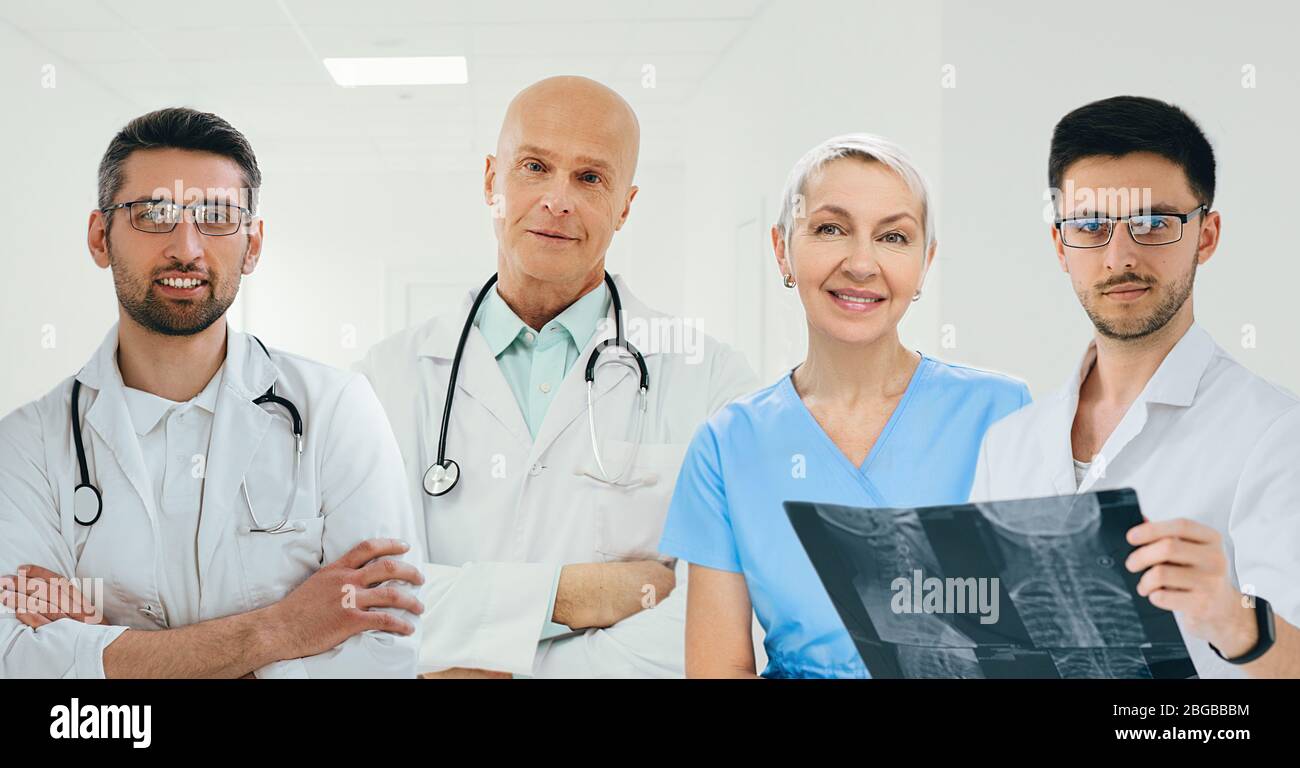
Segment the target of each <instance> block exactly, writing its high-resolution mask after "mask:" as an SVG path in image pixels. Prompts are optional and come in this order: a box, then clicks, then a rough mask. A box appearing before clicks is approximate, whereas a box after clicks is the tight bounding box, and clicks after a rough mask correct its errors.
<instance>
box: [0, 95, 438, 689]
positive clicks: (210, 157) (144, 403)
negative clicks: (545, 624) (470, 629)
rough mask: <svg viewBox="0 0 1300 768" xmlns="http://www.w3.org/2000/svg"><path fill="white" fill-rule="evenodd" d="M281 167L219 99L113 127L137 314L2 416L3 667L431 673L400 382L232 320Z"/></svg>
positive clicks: (126, 293)
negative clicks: (419, 657)
mask: <svg viewBox="0 0 1300 768" xmlns="http://www.w3.org/2000/svg"><path fill="white" fill-rule="evenodd" d="M260 184H261V172H260V171H259V169H258V166H257V159H256V157H255V156H254V154H253V149H252V147H251V146H250V145H249V143H248V140H247V139H246V138H245V137H244V136H243V134H241V133H240V132H239V131H237V130H235V129H234V128H233V127H232V126H231V125H230V124H229V123H227V122H226V121H225V120H222V119H221V118H220V117H218V116H216V115H213V114H209V113H204V112H197V111H194V110H190V109H164V110H159V111H157V112H151V113H149V114H147V115H143V116H141V117H139V118H136V119H135V120H132V121H131V122H130V123H129V124H127V126H126V127H125V128H123V129H122V130H121V132H119V133H118V134H117V136H116V137H114V139H113V140H112V142H111V143H110V144H109V146H108V150H107V152H105V154H104V158H103V161H102V162H101V164H100V170H99V205H98V207H97V209H96V210H94V211H92V212H91V214H90V222H89V232H88V235H87V239H88V244H89V247H90V255H91V258H92V259H93V260H94V262H95V264H96V265H97V266H99V267H100V268H102V269H110V270H112V273H113V283H114V285H115V287H116V292H117V300H118V310H119V312H118V315H119V322H118V323H117V324H116V325H114V327H113V328H112V329H110V330H109V332H108V335H107V337H106V338H105V339H104V341H103V344H102V345H101V346H100V348H99V350H98V351H97V352H96V353H95V355H94V356H93V357H92V358H91V359H90V361H89V362H88V363H87V364H86V366H85V367H83V368H82V369H81V370H80V371H78V372H77V373H76V374H75V375H74V376H72V377H70V378H68V379H66V380H65V381H63V382H62V383H60V384H59V385H58V386H57V387H55V388H54V390H53V391H51V392H50V393H49V394H48V395H46V396H45V397H43V398H41V399H40V400H37V401H36V402H33V403H29V404H28V405H25V406H23V407H22V408H19V409H18V410H16V411H14V412H13V413H11V414H9V415H8V416H7V417H5V418H4V419H3V420H0V603H2V604H3V606H4V607H3V608H0V678H4V677H250V676H256V677H318V676H322V677H335V676H348V677H352V676H365V677H374V676H397V677H414V676H415V672H416V638H415V637H413V636H412V635H413V634H414V633H415V618H414V615H415V614H418V613H420V612H421V610H422V608H421V605H420V603H419V601H418V600H417V598H416V596H415V595H414V594H412V592H411V591H410V589H409V588H408V587H409V585H411V584H420V583H422V582H423V577H422V576H421V575H420V573H419V571H418V569H417V565H416V564H418V563H419V562H421V561H422V556H421V552H420V551H419V546H418V543H417V544H415V545H414V546H415V550H414V551H410V546H408V545H407V544H405V543H403V542H402V541H401V540H402V539H404V540H405V541H408V542H418V539H416V538H414V536H415V534H416V530H415V528H414V519H413V517H412V515H411V511H410V506H409V502H408V499H407V497H406V477H405V473H404V471H403V469H402V457H401V454H400V453H399V451H398V447H397V443H396V441H395V440H394V438H393V435H392V432H391V431H390V429H389V427H388V423H387V421H386V420H385V417H384V413H383V410H382V408H381V407H380V405H379V401H378V400H377V399H376V397H375V394H374V392H373V391H372V390H371V388H370V386H369V384H368V383H367V382H366V380H365V379H364V378H362V377H360V376H358V375H356V374H350V373H345V372H343V371H338V370H335V369H331V368H328V367H326V366H324V365H320V364H318V363H314V362H311V361H309V360H305V359H303V358H300V357H296V356H293V355H288V354H284V353H281V352H279V351H271V350H268V349H267V348H266V347H264V346H262V344H261V342H260V341H259V340H257V339H256V338H255V337H252V336H249V335H246V334H242V333H238V332H236V331H234V330H232V329H229V328H228V327H227V323H226V311H227V310H228V309H229V308H230V305H231V304H232V303H233V302H234V300H235V296H236V294H237V293H238V292H239V285H240V280H241V278H242V276H243V275H247V274H251V273H252V271H253V269H254V267H256V266H257V263H258V258H259V257H260V255H261V251H262V220H261V219H260V218H259V217H258V216H257V215H256V191H257V188H258V187H259V186H260ZM323 563H329V565H325V566H324V567H322V564H323ZM72 579H75V582H74V581H72ZM86 587H89V588H90V589H89V591H91V592H92V593H93V594H86V592H87V591H88V590H87V589H84V588H86Z"/></svg>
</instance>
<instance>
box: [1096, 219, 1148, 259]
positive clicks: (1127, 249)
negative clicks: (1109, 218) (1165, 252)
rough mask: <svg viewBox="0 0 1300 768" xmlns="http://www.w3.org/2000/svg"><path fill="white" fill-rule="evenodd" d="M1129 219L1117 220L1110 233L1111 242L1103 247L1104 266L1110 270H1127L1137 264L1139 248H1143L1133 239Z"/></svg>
mask: <svg viewBox="0 0 1300 768" xmlns="http://www.w3.org/2000/svg"><path fill="white" fill-rule="evenodd" d="M1128 227H1129V224H1128V222H1127V221H1121V222H1117V223H1116V224H1115V231H1114V232H1112V233H1111V235H1110V242H1109V243H1106V247H1105V248H1104V249H1103V250H1104V251H1105V254H1104V266H1105V267H1106V269H1107V270H1108V271H1110V272H1125V271H1128V270H1131V269H1133V267H1134V266H1136V265H1137V260H1138V249H1139V248H1142V246H1141V245H1138V243H1137V241H1136V240H1134V239H1133V233H1132V232H1130V231H1129V228H1128Z"/></svg>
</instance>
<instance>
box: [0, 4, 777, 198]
mask: <svg viewBox="0 0 1300 768" xmlns="http://www.w3.org/2000/svg"><path fill="white" fill-rule="evenodd" d="M767 2H769V0H707V1H706V0H694V1H691V0H658V1H651V0H620V1H618V2H615V1H613V0H565V2H562V3H539V2H536V1H535V0H533V1H531V2H530V1H528V0H495V1H494V2H492V3H490V4H489V3H482V2H475V1H474V0H462V1H461V2H447V1H446V0H370V2H368V3H363V2H358V1H357V0H222V2H220V3H207V4H194V5H188V4H174V3H171V4H167V3H164V4H162V5H159V4H155V3H141V2H110V1H109V0H72V1H69V2H58V3H4V4H3V5H0V23H8V24H9V25H11V26H12V27H14V28H15V29H16V30H18V31H19V33H20V34H22V35H23V36H25V37H27V38H29V39H30V40H32V41H33V42H34V43H36V44H37V45H39V46H42V47H44V48H46V49H48V50H49V51H50V52H51V53H52V54H54V55H55V56H57V57H58V58H59V59H61V60H63V61H65V62H67V65H68V66H72V67H73V68H75V69H76V70H77V72H78V74H79V75H80V76H82V77H84V78H86V79H88V80H91V81H93V82H95V83H96V84H97V85H98V86H99V87H100V88H102V89H103V90H105V91H106V92H108V93H110V94H112V95H114V96H115V97H116V98H117V99H119V100H120V101H122V102H123V110H124V113H125V114H128V115H130V114H135V113H140V112H144V111H146V110H149V109H154V108H157V107H160V106H164V105H172V104H185V105H190V106H195V107H198V108H203V109H209V110H212V111H216V112H219V113H220V114H222V115H223V116H224V117H226V118H227V119H229V120H230V121H231V122H232V123H234V124H235V125H236V126H237V127H239V128H240V129H241V130H243V131H245V132H246V133H248V134H249V135H250V137H252V138H253V139H254V144H255V146H256V147H257V148H258V150H259V154H266V153H270V152H274V154H275V157H276V159H277V166H279V168H280V169H282V170H283V169H284V168H285V166H290V167H291V168H293V167H298V168H322V167H329V168H333V169H341V170H361V171H364V170H369V169H375V170H380V171H414V172H418V173H430V172H433V173H438V172H451V171H459V170H467V169H474V170H476V169H478V168H479V167H480V163H481V156H482V152H483V151H486V150H488V149H490V148H491V146H492V144H493V143H494V141H495V135H496V129H497V124H498V122H499V120H500V118H501V115H502V114H503V113H504V110H505V106H506V104H507V102H508V101H509V100H510V97H511V96H512V95H513V94H514V93H515V92H516V91H518V90H519V89H520V88H522V87H523V86H525V85H527V84H528V83H530V82H533V81H535V80H538V79H540V78H542V77H545V76H548V75H554V74H582V75H587V76H589V77H594V78H596V79H598V80H600V81H601V82H604V83H606V84H608V85H610V86H611V87H613V88H615V89H617V90H618V91H619V92H620V93H622V94H623V95H624V96H625V97H626V98H627V99H628V101H629V102H631V103H632V105H633V107H634V108H635V109H636V110H637V113H638V115H639V117H640V119H641V122H642V126H643V130H642V136H643V141H645V145H644V146H643V154H642V162H643V167H646V166H655V165H671V164H673V163H675V162H676V159H677V158H679V157H680V156H681V153H680V152H679V151H678V150H679V146H680V136H681V129H682V125H683V124H684V110H683V109H682V106H683V105H684V104H685V103H687V102H688V101H689V100H690V98H691V97H692V96H693V95H694V92H695V89H696V88H697V87H698V86H699V84H700V83H701V82H702V81H703V80H704V78H705V77H707V75H708V73H709V72H710V71H711V70H712V69H713V67H714V66H715V65H716V63H717V62H718V61H719V59H720V58H721V57H723V56H725V55H726V52H727V49H728V47H729V46H730V45H731V43H732V42H733V41H734V40H735V39H736V38H737V37H739V36H740V35H742V34H743V33H744V31H745V29H746V28H747V26H748V25H749V23H750V21H751V20H752V19H753V18H754V17H755V16H756V15H758V14H759V13H761V11H762V9H763V6H764V5H765V4H766V3H767ZM440 55H463V56H465V57H467V59H468V62H469V84H468V85H460V86H419V87H381V88H356V89H345V88H341V87H339V86H336V85H334V83H333V81H332V80H331V79H330V77H329V74H328V73H327V72H326V71H325V67H324V65H323V64H322V63H321V59H323V58H325V57H338V56H440ZM646 65H650V66H652V67H653V68H654V78H655V83H654V87H653V88H648V87H645V86H644V85H643V69H644V67H645V66H646ZM150 67H152V68H150Z"/></svg>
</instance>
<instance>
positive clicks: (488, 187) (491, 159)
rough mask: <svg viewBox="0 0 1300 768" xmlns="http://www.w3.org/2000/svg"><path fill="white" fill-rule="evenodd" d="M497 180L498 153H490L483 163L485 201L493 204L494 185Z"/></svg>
mask: <svg viewBox="0 0 1300 768" xmlns="http://www.w3.org/2000/svg"><path fill="white" fill-rule="evenodd" d="M496 180H497V158H496V155H488V156H487V159H486V160H485V161H484V163H483V201H484V202H486V203H487V204H488V205H492V203H493V201H492V185H493V184H494V183H495V182H496Z"/></svg>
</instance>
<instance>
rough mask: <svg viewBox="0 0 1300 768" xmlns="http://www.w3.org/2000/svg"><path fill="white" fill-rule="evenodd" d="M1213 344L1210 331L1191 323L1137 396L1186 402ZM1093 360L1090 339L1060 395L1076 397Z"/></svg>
mask: <svg viewBox="0 0 1300 768" xmlns="http://www.w3.org/2000/svg"><path fill="white" fill-rule="evenodd" d="M1215 348H1216V345H1215V343H1214V339H1213V338H1212V337H1211V336H1210V334H1209V333H1208V332H1207V331H1206V330H1205V329H1204V328H1202V327H1201V326H1200V325H1198V324H1196V323H1192V324H1191V326H1189V327H1188V329H1187V331H1186V332H1184V333H1183V337H1182V338H1181V339H1179V340H1178V343H1177V344H1175V345H1174V346H1173V349H1171V350H1169V354H1167V355H1165V359H1164V360H1163V361H1161V363H1160V367H1159V368H1157V369H1156V372H1155V374H1154V375H1152V377H1151V380H1150V381H1148V382H1147V385H1146V387H1145V388H1143V390H1142V393H1141V394H1140V395H1138V400H1140V401H1144V402H1148V403H1164V404H1166V405H1177V406H1184V407H1185V406H1189V405H1191V404H1192V401H1193V400H1194V399H1195V397H1196V389H1197V387H1198V386H1199V385H1200V383H1201V376H1202V375H1203V374H1204V373H1205V369H1206V368H1208V367H1209V365H1210V360H1211V359H1212V358H1213V357H1214V350H1215ZM1096 362H1097V341H1096V339H1093V340H1092V341H1091V342H1089V343H1088V348H1087V349H1086V350H1085V351H1084V353H1083V360H1082V361H1081V362H1080V364H1079V368H1078V370H1076V371H1075V373H1074V376H1073V377H1072V378H1071V379H1070V383H1069V384H1067V385H1066V388H1065V389H1064V390H1063V391H1062V392H1061V397H1063V398H1073V399H1075V400H1077V399H1078V397H1079V387H1080V386H1081V385H1082V384H1083V380H1084V379H1085V378H1086V377H1087V376H1088V372H1089V371H1091V370H1092V366H1093V364H1094V363H1096Z"/></svg>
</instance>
